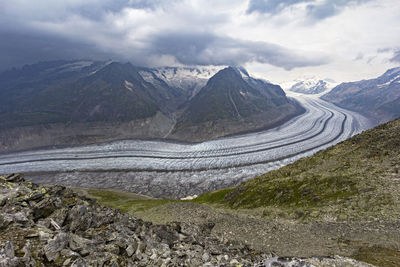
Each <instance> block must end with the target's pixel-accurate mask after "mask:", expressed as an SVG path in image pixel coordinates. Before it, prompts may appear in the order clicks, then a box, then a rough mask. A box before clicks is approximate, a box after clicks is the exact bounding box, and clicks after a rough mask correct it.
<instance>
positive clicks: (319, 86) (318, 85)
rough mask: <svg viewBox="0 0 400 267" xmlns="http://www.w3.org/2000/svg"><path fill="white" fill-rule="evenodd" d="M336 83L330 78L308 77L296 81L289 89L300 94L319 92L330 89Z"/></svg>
mask: <svg viewBox="0 0 400 267" xmlns="http://www.w3.org/2000/svg"><path fill="white" fill-rule="evenodd" d="M336 84H337V83H335V81H333V80H330V79H324V80H320V79H315V78H309V79H304V80H302V81H298V82H296V83H295V84H294V85H292V87H291V88H290V89H289V90H290V91H293V92H296V93H302V94H320V93H323V92H325V91H327V90H329V89H332V88H333V87H334V86H335V85H336Z"/></svg>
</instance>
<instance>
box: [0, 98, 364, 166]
mask: <svg viewBox="0 0 400 267" xmlns="http://www.w3.org/2000/svg"><path fill="white" fill-rule="evenodd" d="M296 99H297V100H298V101H299V102H300V103H301V104H302V105H303V106H304V107H305V108H306V110H307V111H306V113H305V114H303V115H301V116H299V117H297V118H294V119H292V120H290V121H288V122H287V123H285V124H284V125H281V126H279V127H277V128H274V129H270V130H267V131H261V132H256V133H248V134H244V135H238V136H232V137H226V138H220V139H216V140H211V141H207V142H203V143H198V144H182V143H174V142H166V141H142V140H126V141H117V142H111V143H106V144H98V145H89V146H81V147H72V148H63V149H54V150H41V151H32V152H21V153H15V154H8V155H1V156H0V173H10V172H45V171H52V172H56V171H60V172H63V171H107V170H137V171H143V170H145V171H151V170H168V171H189V170H190V171H193V170H198V171H200V170H209V169H224V168H232V167H240V166H249V165H254V164H260V163H273V162H281V161H284V160H285V159H289V158H294V157H295V158H299V157H301V156H304V155H309V154H310V152H315V151H317V150H319V149H322V148H325V147H327V146H330V145H333V144H335V143H337V142H340V141H343V140H345V139H347V138H348V137H350V136H352V135H353V134H355V133H357V132H360V131H361V130H364V129H365V128H367V127H368V121H367V120H366V119H365V118H364V117H362V116H360V115H358V114H356V113H353V112H350V111H347V110H344V109H341V108H338V107H336V106H334V105H332V104H330V103H327V102H325V101H323V100H320V99H318V98H315V97H307V96H299V95H297V96H296Z"/></svg>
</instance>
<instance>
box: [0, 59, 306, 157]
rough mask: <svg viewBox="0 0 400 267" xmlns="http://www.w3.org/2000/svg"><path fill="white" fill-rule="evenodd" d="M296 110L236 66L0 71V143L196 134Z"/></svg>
mask: <svg viewBox="0 0 400 267" xmlns="http://www.w3.org/2000/svg"><path fill="white" fill-rule="evenodd" d="M302 112H303V109H302V108H301V107H300V106H299V105H298V104H297V103H295V102H293V101H292V100H289V99H288V98H286V95H285V93H284V92H283V90H282V89H281V88H280V86H278V85H273V84H270V83H268V82H266V81H263V80H259V79H254V78H252V77H250V76H249V74H248V73H247V72H246V71H245V70H244V69H242V68H233V67H229V68H226V69H223V70H220V69H218V68H208V67H199V68H183V67H182V68H177V67H163V68H145V67H137V66H134V65H132V64H131V63H120V62H113V61H109V62H93V61H52V62H39V63H37V64H33V65H27V66H24V67H23V68H21V69H12V70H8V71H6V72H3V73H1V74H0V137H1V139H0V150H3V151H4V150H13V149H25V148H31V147H39V146H49V145H51V146H52V145H71V144H82V143H95V142H102V141H109V140H118V139H126V138H171V139H178V140H183V141H203V140H206V139H210V138H216V137H219V136H224V135H230V134H235V133H239V132H244V131H252V130H256V129H260V128H266V127H271V126H274V125H277V124H279V123H283V122H284V121H286V120H287V119H289V118H292V117H293V116H296V115H298V114H300V113H302Z"/></svg>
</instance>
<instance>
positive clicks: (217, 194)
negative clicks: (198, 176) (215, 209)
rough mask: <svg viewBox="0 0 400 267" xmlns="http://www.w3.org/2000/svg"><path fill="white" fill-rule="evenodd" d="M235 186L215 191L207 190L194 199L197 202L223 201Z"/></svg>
mask: <svg viewBox="0 0 400 267" xmlns="http://www.w3.org/2000/svg"><path fill="white" fill-rule="evenodd" d="M232 189H233V188H226V189H221V190H217V191H213V192H207V193H204V194H202V195H201V196H199V197H197V198H195V199H193V200H192V201H193V202H195V203H215V204H217V203H223V202H224V199H225V196H226V195H227V194H228V193H229V192H231V191H232Z"/></svg>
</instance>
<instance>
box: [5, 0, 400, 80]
mask: <svg viewBox="0 0 400 267" xmlns="http://www.w3.org/2000/svg"><path fill="white" fill-rule="evenodd" d="M80 58H85V59H98V60H107V59H116V60H121V61H130V62H132V63H133V64H135V65H143V66H165V65H168V66H171V65H241V66H244V67H245V68H247V69H248V70H249V72H250V73H251V74H253V75H255V76H258V77H263V78H265V79H268V80H270V81H273V82H277V83H281V84H282V83H285V82H288V81H292V80H295V79H301V78H302V77H310V76H315V77H317V78H331V79H334V80H336V81H337V82H342V81H354V80H360V79H364V78H372V77H376V76H378V75H380V74H381V73H383V72H384V71H385V70H386V69H388V68H391V67H395V66H399V65H400V1H399V0H286V1H279V0H249V1H244V0H154V1H151V0H85V1H81V0H63V1H61V0H60V1H55V0H34V1H33V0H9V1H8V0H0V70H4V69H6V68H9V67H12V66H21V65H22V64H26V63H32V62H37V61H40V60H53V59H80Z"/></svg>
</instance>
